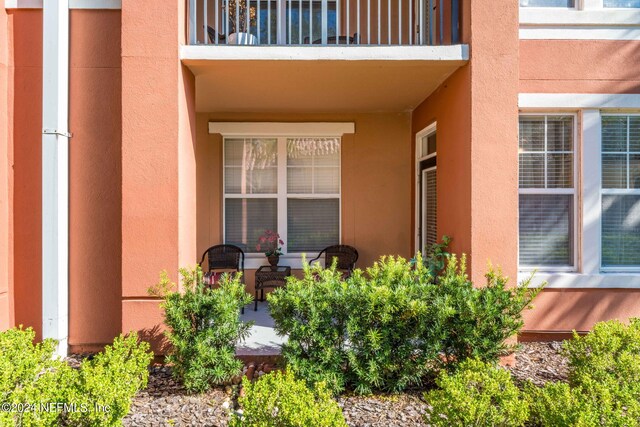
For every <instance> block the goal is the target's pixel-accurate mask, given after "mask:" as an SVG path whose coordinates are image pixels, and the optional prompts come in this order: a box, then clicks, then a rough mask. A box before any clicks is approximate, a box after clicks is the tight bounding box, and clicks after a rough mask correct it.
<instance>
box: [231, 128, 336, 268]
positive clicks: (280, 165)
mask: <svg viewBox="0 0 640 427" xmlns="http://www.w3.org/2000/svg"><path fill="white" fill-rule="evenodd" d="M296 128H297V126H294V127H293V128H292V130H291V131H293V132H295V129H296ZM259 130H260V127H259V126H258V127H257V128H256V131H259ZM283 131H284V133H290V132H289V131H287V130H286V129H283ZM230 133H231V132H230ZM301 133H304V132H301ZM295 137H313V138H339V139H340V160H339V163H338V174H339V176H340V178H339V188H338V191H339V192H338V193H332V194H313V193H311V194H310V193H289V192H288V191H287V168H288V165H287V139H289V138H295ZM242 138H245V139H252V138H253V139H255V138H270V139H276V141H277V153H278V154H277V180H278V185H277V188H278V192H277V193H275V194H274V193H255V194H241V193H227V192H226V190H225V189H226V181H225V174H224V173H223V174H222V241H223V242H226V233H227V229H226V200H227V199H276V200H277V212H278V213H277V215H278V217H277V225H278V230H277V231H278V234H280V238H281V239H282V240H283V241H284V242H285V244H284V245H282V255H281V256H280V259H281V260H283V261H284V263H283V265H289V266H291V267H292V268H302V256H303V254H304V255H305V256H306V259H307V260H310V259H313V258H315V257H317V256H318V253H319V252H287V242H288V239H287V237H288V236H287V233H288V230H287V228H288V227H287V200H288V199H313V200H317V199H338V244H341V243H342V135H340V136H336V135H335V134H333V135H326V134H325V135H313V136H311V135H309V134H306V135H302V136H299V135H294V134H288V135H287V136H274V135H258V134H256V133H253V132H249V133H247V134H245V135H242V134H233V135H229V134H227V135H223V137H222V167H223V170H224V168H225V167H226V166H225V163H224V159H225V151H224V150H225V140H226V139H242ZM249 245H250V244H249V243H247V252H246V253H245V268H249V269H253V268H258V267H260V266H262V265H268V262H267V259H266V257H265V256H264V254H261V253H260V252H249V248H250V246H249ZM251 250H253V248H251Z"/></svg>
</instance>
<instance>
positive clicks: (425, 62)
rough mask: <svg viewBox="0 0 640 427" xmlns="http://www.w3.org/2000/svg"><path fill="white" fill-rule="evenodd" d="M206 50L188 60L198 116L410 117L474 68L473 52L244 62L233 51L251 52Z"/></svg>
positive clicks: (326, 51) (348, 53) (325, 50)
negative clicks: (454, 77) (459, 73)
mask: <svg viewBox="0 0 640 427" xmlns="http://www.w3.org/2000/svg"><path fill="white" fill-rule="evenodd" d="M425 48H427V49H425ZM452 48H457V50H456V49H452ZM197 49H198V48H197ZM200 49H206V55H207V57H202V56H200V57H198V55H199V54H200V53H199V52H198V51H197V50H196V51H195V52H197V53H198V55H195V54H193V53H191V54H189V53H188V54H187V55H185V54H183V58H182V61H183V63H184V64H185V65H187V66H188V67H189V68H190V69H191V71H192V72H193V73H194V75H195V76H196V111H198V112H305V113H311V112H373V111H381V112H392V111H410V110H413V109H414V108H415V107H416V106H418V105H419V104H420V102H422V101H423V100H424V99H425V98H426V97H427V96H429V94H431V92H433V91H434V90H435V89H436V88H437V87H438V86H439V85H440V84H441V83H442V82H443V81H444V80H445V79H446V78H447V77H448V76H449V75H451V74H452V73H453V72H454V71H455V70H456V69H458V68H459V67H460V66H462V65H464V64H465V63H466V62H467V53H466V49H465V46H462V47H460V46H457V47H454V46H439V47H423V46H420V47H419V46H412V47H400V48H398V47H396V48H393V47H387V48H384V47H383V48H380V47H349V48H339V47H317V48H309V47H300V48H288V49H289V52H288V53H286V54H283V51H277V50H275V49H274V48H272V47H266V48H262V49H261V50H262V53H261V54H260V55H255V56H253V57H251V55H245V56H242V57H240V59H237V58H234V57H233V52H231V51H230V49H233V50H234V51H237V52H238V53H239V54H242V53H244V54H246V53H249V51H248V50H247V49H251V48H249V47H244V46H243V47H229V46H221V47H213V46H209V47H204V48H200ZM212 49H213V50H214V53H212ZM292 49H293V50H292ZM310 49H313V50H314V51H315V52H318V54H317V55H315V56H314V55H313V54H312V52H310ZM380 49H382V50H380ZM385 49H386V50H385ZM392 50H395V51H393V52H392ZM215 51H217V52H219V56H218V58H219V59H215V58H216V55H215ZM295 51H298V52H297V54H296V52H295ZM192 52H194V51H192ZM200 52H203V51H202V50H201V51H200ZM265 52H266V53H265ZM380 52H382V53H383V54H382V55H381V53H380ZM452 52H459V54H452ZM389 53H391V55H390V54H389ZM309 54H312V55H309ZM318 58H320V59H318ZM381 58H382V59H381Z"/></svg>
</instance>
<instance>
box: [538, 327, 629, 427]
mask: <svg viewBox="0 0 640 427" xmlns="http://www.w3.org/2000/svg"><path fill="white" fill-rule="evenodd" d="M564 352H565V354H566V356H567V357H568V362H569V384H563V383H560V384H547V385H546V386H545V387H544V388H542V389H537V388H535V387H533V386H529V392H530V395H531V401H532V404H531V408H532V419H533V421H534V422H536V423H538V424H539V425H544V426H552V425H553V426H574V425H578V426H640V382H639V381H640V320H638V319H631V322H630V324H629V326H626V325H624V324H622V323H621V322H619V321H617V320H612V321H609V322H601V323H598V324H596V325H595V326H594V328H593V330H592V331H591V332H590V333H588V334H587V335H585V336H584V337H580V336H578V334H575V333H574V337H573V340H571V341H566V342H565V344H564Z"/></svg>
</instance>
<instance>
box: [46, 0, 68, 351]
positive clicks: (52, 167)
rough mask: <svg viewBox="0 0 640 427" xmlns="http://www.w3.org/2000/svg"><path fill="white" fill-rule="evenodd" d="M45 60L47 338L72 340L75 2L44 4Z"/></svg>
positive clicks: (64, 347) (61, 344)
mask: <svg viewBox="0 0 640 427" xmlns="http://www.w3.org/2000/svg"><path fill="white" fill-rule="evenodd" d="M42 51H43V60H42V127H43V131H42V336H43V338H53V339H55V340H57V341H58V342H59V344H58V350H57V354H58V355H60V356H66V354H67V347H68V335H69V137H70V136H71V135H70V134H69V131H68V123H69V0H44V4H43V49H42Z"/></svg>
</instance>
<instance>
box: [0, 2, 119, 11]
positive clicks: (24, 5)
mask: <svg viewBox="0 0 640 427" xmlns="http://www.w3.org/2000/svg"><path fill="white" fill-rule="evenodd" d="M42 1H43V0H5V2H4V7H5V9H42ZM69 9H122V0H69Z"/></svg>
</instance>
